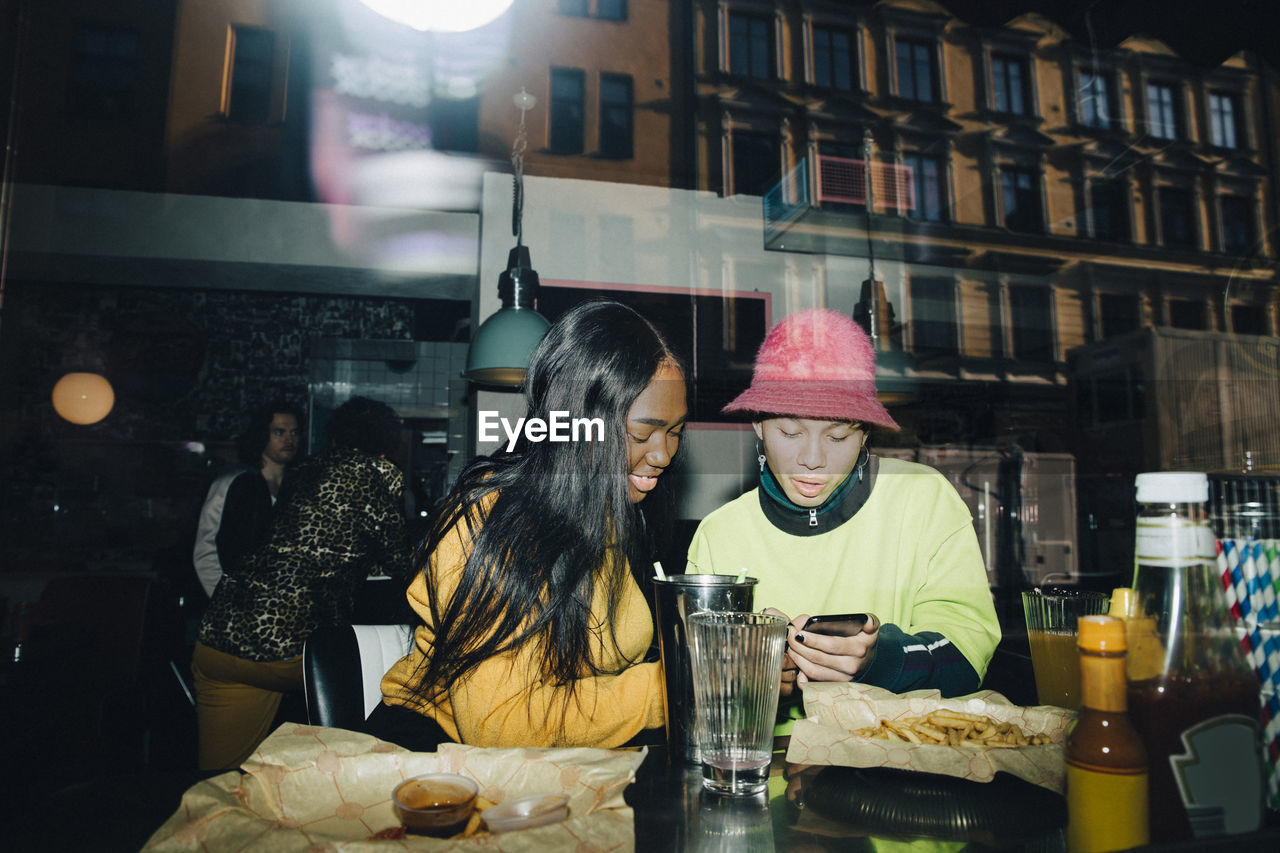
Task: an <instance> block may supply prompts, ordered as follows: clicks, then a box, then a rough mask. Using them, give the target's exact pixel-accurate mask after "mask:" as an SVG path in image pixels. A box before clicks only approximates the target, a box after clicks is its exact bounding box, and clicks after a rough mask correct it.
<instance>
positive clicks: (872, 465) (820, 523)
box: [757, 450, 880, 536]
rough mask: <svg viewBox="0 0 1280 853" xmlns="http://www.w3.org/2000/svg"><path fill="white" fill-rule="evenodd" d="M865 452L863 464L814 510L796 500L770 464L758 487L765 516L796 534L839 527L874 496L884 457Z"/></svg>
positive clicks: (787, 531) (784, 531) (821, 531)
mask: <svg viewBox="0 0 1280 853" xmlns="http://www.w3.org/2000/svg"><path fill="white" fill-rule="evenodd" d="M863 453H865V454H866V461H865V462H863V460H861V459H859V460H858V461H859V463H860V464H859V466H858V467H856V468H854V470H853V472H852V473H850V474H849V476H848V477H846V478H845V481H844V482H843V483H841V484H840V487H839V488H838V489H836V493H835V494H833V495H832V496H831V497H830V498H828V499H827V501H826V503H824V504H823V505H822V506H820V507H815V508H814V509H808V508H806V507H802V506H797V505H796V504H794V503H792V502H791V500H790V499H789V498H787V496H786V494H785V493H784V492H783V490H782V486H781V485H779V484H778V481H777V479H776V478H775V477H774V476H773V472H772V471H770V470H769V466H767V465H766V466H765V468H764V470H763V471H761V472H760V488H759V489H757V492H758V494H759V497H760V509H761V510H762V511H763V512H764V517H765V518H767V519H769V522H770V523H771V524H772V525H773V526H774V527H776V528H778V529H779V530H781V531H782V532H783V533H790V534H791V535H793V536H818V535H819V534H822V533H826V532H827V531H829V530H835V529H836V528H837V527H839V526H840V525H842V524H844V523H845V522H846V521H848V520H849V519H851V518H853V517H854V515H856V514H857V512H858V510H860V509H862V505H863V504H865V503H866V502H867V498H868V497H870V496H871V487H872V486H873V485H874V484H875V479H876V473H877V472H878V471H879V469H880V460H879V459H878V458H877V457H875V456H872V455H871V454H870V453H868V452H867V451H866V450H863ZM859 470H861V471H862V478H861V479H859V478H858V471H859Z"/></svg>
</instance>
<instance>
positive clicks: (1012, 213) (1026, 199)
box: [1000, 169, 1044, 234]
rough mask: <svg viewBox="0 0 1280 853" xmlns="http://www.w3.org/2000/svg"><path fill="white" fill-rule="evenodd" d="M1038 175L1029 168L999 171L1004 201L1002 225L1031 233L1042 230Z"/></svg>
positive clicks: (1038, 232)
mask: <svg viewBox="0 0 1280 853" xmlns="http://www.w3.org/2000/svg"><path fill="white" fill-rule="evenodd" d="M1039 187H1040V176H1039V174H1038V173H1036V172H1034V171H1032V170H1031V169H1004V170H1002V171H1001V173H1000V188H1001V197H1002V200H1003V202H1004V227H1005V228H1008V229H1009V230H1010V231H1022V232H1026V233H1032V234H1040V233H1043V232H1044V218H1043V216H1042V215H1041V212H1040V189H1039Z"/></svg>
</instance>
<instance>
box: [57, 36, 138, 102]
mask: <svg viewBox="0 0 1280 853" xmlns="http://www.w3.org/2000/svg"><path fill="white" fill-rule="evenodd" d="M74 52H75V55H74V56H73V57H72V60H71V91H70V103H69V105H68V106H69V107H70V109H71V111H72V112H74V113H77V114H79V115H82V116H89V117H91V118H124V117H127V116H130V115H132V114H133V109H134V90H135V88H136V86H137V82H138V34H137V33H136V32H134V31H133V30H131V29H123V28H116V27H100V26H80V27H77V28H76V32H75V40H74Z"/></svg>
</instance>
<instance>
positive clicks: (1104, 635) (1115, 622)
mask: <svg viewBox="0 0 1280 853" xmlns="http://www.w3.org/2000/svg"><path fill="white" fill-rule="evenodd" d="M1076 645H1077V646H1079V647H1080V648H1081V650H1083V651H1086V652H1123V651H1124V650H1125V648H1126V646H1125V641H1124V620H1123V619H1117V618H1116V617H1114V616H1081V617H1080V637H1079V638H1078V639H1077V640H1076Z"/></svg>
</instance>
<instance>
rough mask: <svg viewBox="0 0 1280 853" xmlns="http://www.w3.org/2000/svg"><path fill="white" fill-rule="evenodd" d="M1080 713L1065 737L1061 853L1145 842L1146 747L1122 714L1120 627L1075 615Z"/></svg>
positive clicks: (1100, 851) (1100, 852)
mask: <svg viewBox="0 0 1280 853" xmlns="http://www.w3.org/2000/svg"><path fill="white" fill-rule="evenodd" d="M1077 645H1078V646H1079V647H1080V715H1079V716H1078V717H1077V718H1076V722H1075V725H1074V727H1073V728H1072V729H1071V732H1070V734H1068V735H1067V744H1066V751H1065V758H1066V764H1067V851H1068V853H1106V851H1111V850H1127V849H1129V848H1130V847H1137V846H1138V845H1141V844H1146V843H1147V840H1148V829H1147V750H1146V748H1145V747H1144V746H1143V745H1142V738H1141V737H1140V736H1139V734H1138V732H1137V730H1136V729H1134V727H1133V724H1132V723H1131V722H1130V721H1129V716H1128V714H1126V713H1125V709H1126V699H1125V625H1124V621H1123V620H1121V619H1116V618H1114V617H1112V616H1081V617H1080V632H1079V639H1078V640H1077Z"/></svg>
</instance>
